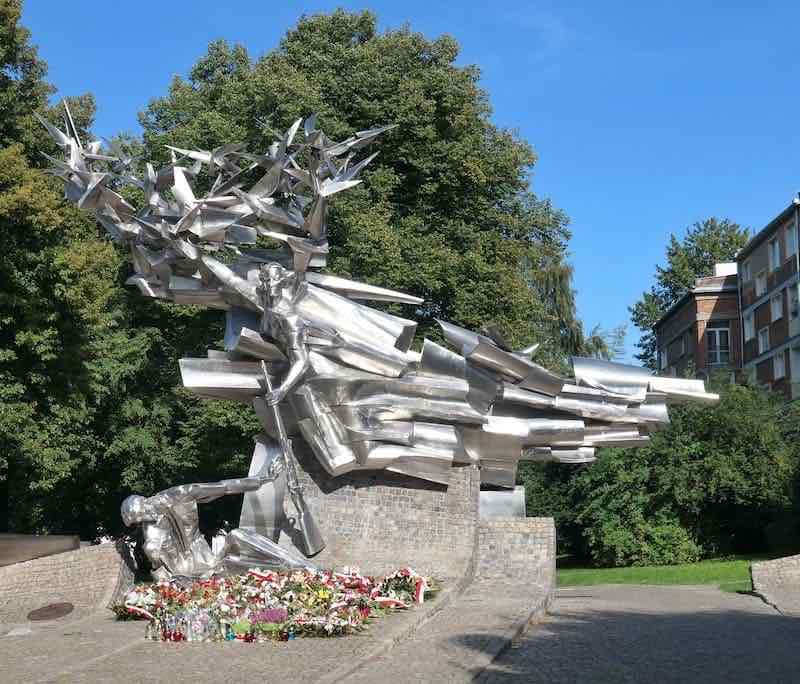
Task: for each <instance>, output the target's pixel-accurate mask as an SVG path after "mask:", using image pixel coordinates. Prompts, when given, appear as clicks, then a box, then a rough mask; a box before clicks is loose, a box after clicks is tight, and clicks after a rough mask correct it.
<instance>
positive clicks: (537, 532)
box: [475, 518, 556, 586]
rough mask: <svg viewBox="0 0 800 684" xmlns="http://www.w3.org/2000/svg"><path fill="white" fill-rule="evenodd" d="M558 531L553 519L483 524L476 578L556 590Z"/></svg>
mask: <svg viewBox="0 0 800 684" xmlns="http://www.w3.org/2000/svg"><path fill="white" fill-rule="evenodd" d="M555 570H556V528H555V523H554V521H553V518H496V519H492V520H481V521H480V524H479V526H478V550H477V565H476V569H475V575H476V576H477V578H478V579H497V580H500V579H504V580H509V581H519V582H529V583H534V584H545V585H548V586H550V585H553V586H555Z"/></svg>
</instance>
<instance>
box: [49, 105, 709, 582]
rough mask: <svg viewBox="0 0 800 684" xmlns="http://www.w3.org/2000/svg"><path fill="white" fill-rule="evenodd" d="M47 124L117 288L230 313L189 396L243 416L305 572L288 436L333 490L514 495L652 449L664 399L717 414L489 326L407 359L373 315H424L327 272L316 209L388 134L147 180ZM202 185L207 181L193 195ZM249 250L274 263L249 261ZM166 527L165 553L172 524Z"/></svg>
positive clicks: (292, 141) (643, 374) (688, 390)
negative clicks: (540, 468) (127, 269)
mask: <svg viewBox="0 0 800 684" xmlns="http://www.w3.org/2000/svg"><path fill="white" fill-rule="evenodd" d="M40 120H41V122H42V124H43V125H44V126H45V127H46V128H47V130H48V131H49V133H50V135H51V136H52V138H53V139H54V140H55V142H56V143H57V144H58V145H59V146H60V148H61V149H62V150H63V152H64V154H65V158H64V159H55V158H52V157H51V158H50V160H51V162H52V164H53V168H52V169H51V172H52V173H53V174H54V175H56V176H58V177H59V178H61V179H62V180H63V182H64V187H65V196H66V198H67V199H68V200H70V201H71V202H74V203H75V204H77V205H78V206H79V207H80V208H82V209H85V210H87V211H92V212H94V215H95V217H96V219H97V221H98V222H99V223H100V225H101V226H102V227H103V228H104V229H105V231H106V232H107V233H108V235H109V236H110V237H111V238H112V239H113V240H115V241H117V242H120V243H122V244H123V245H125V246H127V247H128V248H129V249H130V253H131V257H132V260H133V267H134V274H133V275H132V276H131V277H130V278H129V279H128V280H127V283H128V284H130V285H135V286H137V287H138V288H139V290H140V292H141V293H142V294H143V295H145V296H147V297H153V298H158V299H166V300H170V301H172V302H175V303H178V304H192V305H195V306H201V307H210V308H214V309H219V310H221V311H224V312H225V317H226V333H225V342H224V349H222V350H209V352H208V356H207V358H187V359H181V361H180V369H181V375H182V380H183V384H184V386H185V387H186V388H187V389H189V390H191V391H192V392H194V393H195V394H197V395H200V396H203V397H212V398H218V399H229V400H235V401H240V402H245V403H248V404H250V405H252V406H253V408H254V409H255V411H256V413H257V415H258V417H259V418H260V420H261V422H262V425H263V429H264V432H265V435H262V436H259V438H257V444H256V454H255V455H254V464H255V463H256V461H257V462H258V464H259V465H258V467H257V469H256V472H255V473H254V467H251V476H252V475H254V474H255V475H257V476H258V477H260V478H261V480H260V481H259V482H258V483H255V484H253V485H252V486H251V485H249V484H248V485H247V486H248V487H250V488H251V489H252V488H254V487H256V486H260V485H263V486H265V487H270V488H271V489H270V490H269V491H270V496H271V497H272V501H273V505H272V513H271V514H266V518H267V523H268V524H267V527H270V530H272V531H271V532H270V533H269V534H268V535H267V536H273V537H274V534H273V532H274V529H275V528H276V525H277V522H276V519H277V518H278V517H280V515H281V511H282V509H283V501H282V499H283V495H284V493H285V490H286V488H287V487H288V489H289V492H290V495H291V498H292V501H293V503H294V505H295V507H296V509H297V513H298V517H297V524H298V526H299V528H300V533H301V535H300V537H301V540H302V541H301V543H300V546H301V547H302V550H303V551H304V552H305V554H306V555H313V554H315V553H316V552H318V551H319V550H321V549H322V548H323V546H324V541H323V540H322V537H321V535H320V533H319V530H318V529H317V527H316V524H315V523H314V521H313V518H312V517H311V515H310V513H309V511H308V510H307V508H306V507H305V504H304V502H303V499H302V493H301V491H300V487H299V485H298V483H297V478H296V473H295V467H296V465H295V463H294V457H293V455H292V447H291V439H289V435H292V436H294V437H297V436H300V437H301V438H302V439H303V440H304V441H305V442H306V443H307V445H308V447H309V448H310V449H311V451H313V453H314V455H315V456H316V458H317V459H318V460H319V462H320V463H321V464H322V466H323V467H324V468H325V470H326V471H327V472H328V473H329V474H330V476H332V477H336V476H338V475H341V474H343V473H347V472H350V471H354V470H387V471H392V472H395V473H401V474H403V475H406V476H411V477H414V478H419V479H421V480H427V481H430V482H435V483H440V484H443V485H446V484H447V483H448V473H449V471H450V469H451V468H453V467H458V466H460V465H465V464H475V465H477V466H479V467H480V469H481V483H482V484H485V485H491V486H500V487H511V486H513V485H514V481H515V476H516V469H517V464H518V463H519V461H520V460H534V461H558V462H562V463H587V462H590V461H592V460H594V452H595V449H596V448H597V447H601V446H639V445H642V444H645V443H646V442H647V441H648V439H649V434H650V433H651V432H652V431H653V430H656V429H658V428H659V427H661V426H663V425H664V424H666V423H667V422H668V421H669V416H668V412H667V405H668V403H670V402H672V401H676V400H694V401H702V402H714V401H716V400H717V396H716V395H714V394H710V393H707V392H706V391H705V387H704V384H703V382H702V380H691V379H679V378H662V377H654V376H652V375H650V374H649V372H648V371H647V370H646V369H643V368H638V367H634V366H627V365H622V364H617V363H611V362H607V361H601V360H598V359H594V358H576V357H573V358H572V369H573V377H560V376H559V375H556V374H554V373H552V372H551V371H549V370H547V369H545V368H543V367H542V366H540V365H539V364H537V363H536V362H535V361H533V355H534V354H535V350H536V347H535V346H533V347H530V348H528V349H524V350H521V351H515V350H513V349H510V348H509V347H508V346H507V345H506V343H505V342H504V341H503V339H502V338H501V336H500V335H499V334H497V333H496V332H495V331H494V330H493V328H489V329H488V332H487V331H483V332H473V331H471V330H467V329H465V328H462V327H459V326H457V325H455V324H453V323H448V322H445V321H439V324H440V325H441V327H442V331H443V334H444V338H445V340H446V341H447V343H448V344H449V345H450V348H446V347H444V346H441V345H439V344H437V343H436V342H433V341H431V340H429V339H425V340H423V342H422V345H421V347H420V351H413V350H412V341H413V339H414V334H415V329H416V323H415V322H414V321H412V320H407V319H405V318H401V317H398V316H396V315H392V314H390V313H387V312H385V311H382V310H380V309H377V308H373V307H371V306H369V305H368V304H366V303H365V302H369V301H373V302H376V301H377V302H394V303H400V304H407V305H419V304H422V302H423V300H421V299H419V298H417V297H414V296H412V295H409V294H405V293H403V292H397V291H394V290H390V289H385V288H381V287H377V286H374V285H370V284H366V283H361V282H358V281H354V280H350V279H347V278H341V277H338V276H335V275H330V274H328V273H324V272H323V271H321V270H320V269H323V268H324V267H325V265H326V256H327V254H328V240H327V213H328V204H329V202H330V201H331V198H332V197H333V196H334V195H335V194H337V193H339V192H342V191H344V190H347V189H348V188H351V187H353V186H355V185H357V184H358V183H360V182H361V181H360V180H359V179H358V176H359V174H360V173H361V171H362V170H363V169H364V168H365V167H366V166H367V165H368V164H369V163H370V162H371V161H372V160H373V159H374V158H375V154H376V153H373V154H371V155H369V156H365V157H363V158H361V157H359V154H360V153H361V152H362V150H363V149H364V148H365V147H367V146H369V145H370V144H372V143H373V142H374V141H375V140H376V138H378V137H379V136H380V135H381V134H382V133H384V132H386V131H387V130H389V129H390V128H392V126H383V127H379V128H373V129H370V130H366V131H359V132H357V133H355V134H354V135H352V136H351V137H349V138H347V139H346V140H342V141H334V140H331V139H330V138H328V136H327V135H325V133H324V132H323V131H322V130H321V129H320V128H319V126H318V124H317V119H316V117H315V116H310V117H308V118H306V119H305V120H302V119H298V120H297V121H296V122H295V123H294V124H293V125H292V126H291V128H289V130H288V131H287V132H286V133H285V134H283V135H282V136H280V137H279V139H277V140H276V141H275V142H274V143H273V144H272V145H271V146H270V147H269V149H268V150H266V151H263V152H258V153H251V152H249V151H247V150H246V149H245V146H244V145H242V144H227V145H222V146H220V147H217V148H214V149H213V150H188V149H180V148H176V147H169V150H170V153H171V156H172V161H171V162H170V163H169V164H167V165H166V166H164V167H162V168H155V167H154V166H153V165H152V164H151V163H147V162H144V163H142V162H140V161H138V160H134V159H132V158H131V157H130V156H127V155H125V154H124V153H123V152H122V151H121V150H120V149H119V148H118V147H116V146H113V145H112V147H111V148H110V149H104V148H103V146H102V144H101V143H100V142H97V141H94V142H87V143H86V144H84V143H83V142H82V141H81V139H80V137H79V136H78V133H77V130H76V128H75V125H74V123H73V122H72V118H71V116H70V114H69V110H68V109H67V108H66V105H65V121H64V128H65V130H64V131H62V130H59V129H58V128H56V127H55V126H53V125H52V124H51V123H50V122H48V121H46V120H45V119H40ZM201 172H205V174H208V175H209V176H210V178H212V179H213V182H212V184H211V187H210V190H208V192H205V193H203V194H199V193H198V192H197V191H196V189H195V188H196V187H197V186H198V183H197V182H196V181H197V178H198V175H199V174H200V173H201ZM126 185H129V186H134V187H136V188H138V189H139V190H140V191H141V192H142V193H143V195H144V201H143V203H142V204H141V206H139V207H134V206H132V205H131V204H129V203H128V202H127V201H126V200H125V199H124V198H123V197H122V196H121V195H120V194H119V192H118V190H119V189H120V188H121V187H122V186H126ZM260 237H263V238H272V239H273V240H278V241H280V242H281V243H282V246H281V247H280V248H279V249H264V248H259V247H258V246H256V245H257V242H258V240H259V238H260ZM265 483H266V484H265ZM186 486H189V485H184V487H186ZM173 489H175V488H173ZM212 489H214V491H220V492H222V491H224V490H225V487H224V486H222V487H216V488H214V487H212ZM234 489H236V488H234ZM241 489H242V488H241V487H239V488H238V490H237V491H241ZM167 491H171V490H167ZM157 496H158V495H157ZM153 498H155V497H153ZM168 498H169V497H162V499H164V500H165V501H166V500H167V499H168ZM137 502H138V503H139V504H141V501H139V500H137ZM129 508H130V506H129ZM134 508H135V507H134ZM168 508H169V507H168V506H167V507H166V508H165V510H167V509H168ZM137 510H138V509H137ZM128 513H130V511H128ZM157 515H159V514H157V513H156V512H152V513H150V516H151V517H153V516H156V517H157ZM160 515H162V516H163V515H167V513H162V514H160ZM173 517H174V516H173ZM127 520H129V521H130V522H142V523H147V522H148V521H147V520H145V519H143V518H142V517H141V516H140V517H136V516H135V515H134V516H133V517H131V516H130V515H128V517H127ZM149 523H151V524H152V523H153V521H152V520H150V521H149ZM176 527H180V525H177V526H176V525H173V526H172V528H176ZM159 529H160V530H161V532H160V534H161V535H162V536H164V535H166V536H167V537H169V529H171V528H169V526H167V525H161V527H160V528H159ZM164 530H166V532H165V531H164ZM176 534H177V532H176ZM251 546H253V545H251ZM255 546H256V547H258V546H259V545H258V544H255ZM159 553H160V551H158V550H155V551H153V556H154V557H155V559H156V560H157V561H158V562H159V563H160V564H161V565H162V566H164V567H166V571H167V572H174V573H176V574H185V575H189V576H192V575H203V574H208V573H209V572H213V571H214V569H215V567H216V565H215V564H219V563H221V562H222V560H221V559H216V560H213V559H212V560H209V556H208V554H207V553H206V552H205V550H203V551H202V553H201V554H200V555H201V556H203V561H202V562H200V561H198V562H197V563H195V566H196V567H195V566H192V563H188V564H186V563H184V564H183V565H180V563H177V562H176V561H175V560H174V558H173V561H172V562H171V563H170V561H169V559H166V560H165V558H162V557H160V556H159ZM188 553H189V554H190V555H191V552H188ZM203 554H205V555H203ZM278 555H279V554H278ZM173 556H174V554H173ZM276 557H277V556H276ZM251 560H253V559H251ZM272 560H275V558H273V559H272ZM283 560H285V559H283ZM280 561H281V559H280V558H278V562H280ZM254 562H255V561H254ZM298 562H299V561H298ZM170 564H171V565H172V566H173V567H170ZM178 566H180V567H178Z"/></svg>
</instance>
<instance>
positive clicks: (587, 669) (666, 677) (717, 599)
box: [477, 585, 800, 684]
mask: <svg viewBox="0 0 800 684" xmlns="http://www.w3.org/2000/svg"><path fill="white" fill-rule="evenodd" d="M477 681H478V682H479V683H480V684H522V682H524V683H525V684H535V683H536V682H548V684H559V683H560V682H569V683H570V684H572V683H573V682H581V683H584V682H602V683H606V682H647V683H656V682H657V683H661V682H664V683H671V682H702V683H704V684H705V683H709V684H716V683H717V682H720V683H722V682H725V683H726V684H728V683H731V684H733V683H737V684H738V683H743V682H748V683H749V682H757V683H758V684H781V683H783V682H787V683H788V682H799V681H800V619H798V618H793V617H786V616H783V615H780V614H778V613H777V612H776V611H775V610H774V609H773V608H771V607H770V606H768V605H766V604H765V603H763V602H762V601H760V600H759V599H757V598H755V597H752V596H747V595H741V594H728V593H724V592H722V591H719V590H718V589H716V588H714V587H708V586H704V587H675V586H671V587H653V586H621V585H616V586H596V587H575V588H563V589H559V590H558V592H557V594H556V599H555V601H554V602H553V604H552V606H551V608H550V614H549V615H548V616H547V618H546V619H545V620H542V621H541V622H540V623H539V624H537V625H533V626H532V627H531V628H530V629H529V630H528V631H527V632H526V633H525V634H524V635H523V636H522V637H521V638H520V639H518V640H516V641H515V643H514V644H513V646H512V647H511V648H510V649H509V650H507V651H506V652H505V653H504V654H502V655H501V656H500V657H499V658H498V659H497V660H496V661H495V662H493V663H492V664H491V665H490V666H489V668H488V669H486V670H485V671H484V672H483V673H482V674H481V675H480V676H479V677H478V679H477Z"/></svg>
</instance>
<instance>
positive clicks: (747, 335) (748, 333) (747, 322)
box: [744, 311, 756, 341]
mask: <svg viewBox="0 0 800 684" xmlns="http://www.w3.org/2000/svg"><path fill="white" fill-rule="evenodd" d="M755 336H756V326H755V321H754V320H753V312H752V311H751V312H750V313H749V314H745V315H744V339H745V341H747V340H752V339H753V338H754V337H755Z"/></svg>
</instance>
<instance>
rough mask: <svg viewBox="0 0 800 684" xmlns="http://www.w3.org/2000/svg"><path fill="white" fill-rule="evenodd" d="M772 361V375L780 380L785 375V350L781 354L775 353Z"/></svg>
mask: <svg viewBox="0 0 800 684" xmlns="http://www.w3.org/2000/svg"><path fill="white" fill-rule="evenodd" d="M772 363H773V366H772V370H773V374H772V376H773V377H774V378H775V380H780V379H781V378H782V377H785V375H786V359H785V358H784V354H783V352H781V353H780V354H775V356H774V357H773V359H772Z"/></svg>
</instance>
